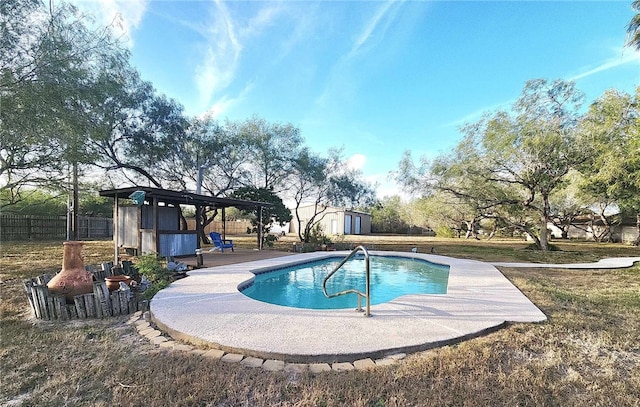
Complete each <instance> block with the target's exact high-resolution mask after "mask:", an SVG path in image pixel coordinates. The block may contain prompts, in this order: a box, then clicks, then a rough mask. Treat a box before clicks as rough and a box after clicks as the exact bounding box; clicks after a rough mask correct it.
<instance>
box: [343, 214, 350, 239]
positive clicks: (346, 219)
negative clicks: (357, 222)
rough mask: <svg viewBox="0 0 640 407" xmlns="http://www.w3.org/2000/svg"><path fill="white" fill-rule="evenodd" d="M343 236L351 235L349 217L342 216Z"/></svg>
mask: <svg viewBox="0 0 640 407" xmlns="http://www.w3.org/2000/svg"><path fill="white" fill-rule="evenodd" d="M344 234H345V235H350V234H351V215H344Z"/></svg>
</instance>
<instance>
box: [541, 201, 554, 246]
mask: <svg viewBox="0 0 640 407" xmlns="http://www.w3.org/2000/svg"><path fill="white" fill-rule="evenodd" d="M542 200H543V202H544V207H543V208H542V216H541V217H540V221H541V222H542V225H540V245H539V247H540V250H542V251H543V252H546V251H547V250H549V232H548V230H547V225H548V224H549V212H550V211H551V205H550V204H549V196H548V195H543V197H542Z"/></svg>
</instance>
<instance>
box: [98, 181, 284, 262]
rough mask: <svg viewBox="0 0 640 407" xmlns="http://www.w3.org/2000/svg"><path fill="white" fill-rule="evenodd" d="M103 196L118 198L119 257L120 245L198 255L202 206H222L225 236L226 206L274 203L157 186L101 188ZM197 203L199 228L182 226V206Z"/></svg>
mask: <svg viewBox="0 0 640 407" xmlns="http://www.w3.org/2000/svg"><path fill="white" fill-rule="evenodd" d="M100 196H105V197H109V198H113V199H114V211H113V224H114V228H113V241H114V251H115V253H114V256H115V261H116V262H117V261H118V249H119V248H124V249H131V250H135V251H136V252H137V253H143V252H148V251H155V252H156V253H158V254H160V255H162V256H186V255H196V252H197V251H198V249H200V239H199V236H200V235H201V234H202V222H201V219H200V208H202V207H211V208H219V209H222V220H223V223H222V225H223V226H222V228H223V231H222V234H223V237H224V236H225V234H226V233H225V232H226V222H225V209H226V208H228V207H235V208H239V209H245V210H255V209H258V213H259V218H260V219H262V210H263V208H265V207H270V206H273V204H271V203H268V202H257V201H249V200H244V199H233V198H220V197H214V196H207V195H201V194H195V193H193V192H186V191H172V190H168V189H161V188H153V187H139V186H135V187H128V188H120V189H110V190H103V191H100ZM124 199H127V200H132V199H133V200H134V202H136V204H131V203H129V204H124V205H123V204H121V202H120V200H124ZM183 205H190V206H195V207H196V229H195V230H194V231H191V230H181V229H180V215H181V210H180V207H181V206H183ZM258 248H259V249H262V230H261V228H258Z"/></svg>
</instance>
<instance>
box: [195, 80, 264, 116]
mask: <svg viewBox="0 0 640 407" xmlns="http://www.w3.org/2000/svg"><path fill="white" fill-rule="evenodd" d="M251 89H253V84H248V85H247V86H245V87H244V89H242V92H240V94H239V95H237V96H235V97H231V96H229V95H223V96H222V97H220V98H219V99H218V100H216V101H215V102H214V103H213V104H212V105H211V107H210V108H209V109H207V110H206V111H205V112H204V113H202V114H201V116H202V117H213V118H220V117H222V116H223V115H224V114H225V113H226V112H227V111H228V110H229V109H231V108H232V107H234V106H235V105H237V104H238V103H240V102H242V101H243V100H245V99H246V97H247V95H248V94H249V92H250V91H251Z"/></svg>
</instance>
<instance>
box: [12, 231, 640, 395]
mask: <svg viewBox="0 0 640 407" xmlns="http://www.w3.org/2000/svg"><path fill="white" fill-rule="evenodd" d="M362 239H364V238H362V237H361V239H360V240H358V241H356V240H353V242H355V243H366V244H368V245H373V246H375V248H376V249H382V250H385V249H389V250H391V249H394V250H403V251H407V250H410V249H411V248H412V247H416V246H417V247H419V250H420V251H424V252H428V251H430V250H431V249H432V248H433V249H434V250H435V251H436V252H437V253H438V254H443V255H448V256H457V257H464V258H474V259H479V260H487V261H533V262H577V261H579V262H585V261H592V260H597V259H599V258H601V257H609V256H640V250H639V249H638V248H633V247H629V246H624V245H613V244H593V243H560V244H559V246H560V248H561V249H562V251H560V252H552V253H547V254H542V253H539V252H535V251H530V250H525V247H526V244H525V243H522V242H516V241H496V242H485V241H483V242H476V241H473V242H472V241H466V240H457V239H451V240H442V239H435V238H414V237H406V236H404V237H398V236H393V237H371V238H367V240H366V241H365V240H362ZM234 240H235V242H236V243H237V244H238V245H240V246H243V245H245V246H246V247H251V245H252V244H253V243H252V241H251V240H250V239H247V238H244V239H243V238H237V239H236V237H234ZM279 246H280V247H281V248H288V247H290V246H291V241H289V240H288V239H286V240H285V241H283V242H280V243H279ZM111 248H112V246H111V242H110V241H103V242H87V243H86V244H85V248H84V256H85V264H97V263H99V262H102V261H108V260H110V259H111V257H112V254H111V250H112V249H111ZM1 251H2V253H1V257H0V295H1V301H0V312H1V321H0V324H1V325H0V366H1V371H0V405H7V406H20V405H24V406H67V405H69V406H114V405H120V406H345V405H346V406H478V405H480V406H485V405H489V406H502V405H505V406H578V405H579V406H597V405H601V406H638V403H639V401H638V400H640V266H639V265H637V264H636V266H635V267H632V268H629V269H621V270H561V269H549V270H544V269H505V270H503V272H504V274H505V275H506V276H507V277H508V278H509V279H510V280H511V281H512V282H513V283H514V284H515V285H516V286H518V287H519V288H520V289H521V290H522V291H523V292H524V293H525V294H526V295H527V296H528V297H529V298H530V299H531V300H532V301H533V302H534V303H536V304H537V305H538V306H539V307H540V308H541V309H542V310H543V311H544V312H545V314H546V315H547V316H548V317H549V320H548V321H547V322H545V323H542V324H514V325H510V326H508V327H507V328H505V329H502V330H500V331H497V332H494V333H492V334H489V335H487V336H484V337H481V338H476V339H473V340H470V341H467V342H463V343H460V344H457V345H454V346H448V347H443V348H439V349H434V350H430V351H427V352H422V353H418V354H414V355H410V356H409V357H407V358H406V359H405V360H404V361H402V363H399V364H396V365H394V366H390V367H385V368H377V369H375V370H373V371H368V372H360V371H352V372H344V373H327V374H319V375H315V376H314V375H311V374H288V373H284V372H279V373H270V372H266V371H263V370H261V369H251V368H246V367H242V366H239V365H234V364H225V363H223V362H220V361H216V360H209V359H203V358H202V357H200V356H197V355H194V354H191V353H181V352H163V351H160V350H159V349H158V348H156V347H154V346H151V345H150V344H149V343H148V342H147V341H146V340H143V339H141V338H140V337H139V336H138V335H137V334H136V333H135V331H134V329H133V327H131V326H130V325H127V324H126V323H125V321H126V319H127V318H125V317H121V318H109V319H104V320H89V321H85V322H74V323H53V322H43V321H36V320H34V319H33V318H32V316H31V312H30V309H29V306H28V303H27V300H26V297H25V295H24V292H23V289H22V286H21V284H22V280H23V279H24V278H28V277H33V276H37V275H40V274H43V273H45V272H49V273H55V272H56V271H58V270H59V268H60V265H61V257H62V244H61V242H45V243H22V242H3V243H2V248H1Z"/></svg>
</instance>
